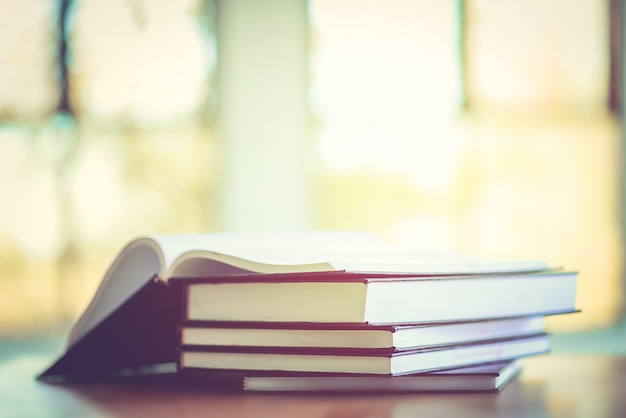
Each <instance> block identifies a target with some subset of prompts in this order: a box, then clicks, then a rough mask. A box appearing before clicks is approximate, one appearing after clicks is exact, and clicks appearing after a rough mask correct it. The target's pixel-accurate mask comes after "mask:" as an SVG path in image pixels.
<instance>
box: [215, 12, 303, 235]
mask: <svg viewBox="0 0 626 418" xmlns="http://www.w3.org/2000/svg"><path fill="white" fill-rule="evenodd" d="M215 4H216V13H217V45H218V76H217V81H218V101H219V105H218V123H219V129H218V132H219V135H220V139H221V145H222V152H223V155H222V159H221V164H222V173H223V178H222V186H223V189H222V192H221V198H222V228H223V229H224V230H238V231H241V230H265V229H283V230H284V229H300V228H306V227H309V226H310V224H311V209H310V204H311V197H310V186H309V164H308V161H309V158H310V153H309V146H310V118H309V109H308V56H309V29H308V10H307V1H306V0H262V1H260V0H226V1H216V2H215Z"/></svg>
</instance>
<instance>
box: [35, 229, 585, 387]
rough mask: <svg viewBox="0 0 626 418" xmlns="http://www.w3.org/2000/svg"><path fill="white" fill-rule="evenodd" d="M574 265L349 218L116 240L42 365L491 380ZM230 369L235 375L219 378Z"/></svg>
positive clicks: (336, 378)
mask: <svg viewBox="0 0 626 418" xmlns="http://www.w3.org/2000/svg"><path fill="white" fill-rule="evenodd" d="M576 279H577V274H576V273H575V272H568V271H565V270H562V269H557V268H552V267H551V266H549V265H547V264H546V263H545V262H543V261H523V262H489V261H483V260H476V259H474V258H471V257H467V256H461V255H457V254H449V253H440V252H433V251H424V250H416V249H411V248H403V249H399V248H390V247H388V246H386V245H384V244H383V243H382V242H380V241H379V240H377V239H376V238H375V237H373V236H370V235H368V234H361V233H339V232H311V233H305V234H302V233H300V234H295V233H283V234H272V235H267V234H252V235H250V234H205V235H162V236H153V237H146V238H141V239H137V240H134V241H132V242H131V243H129V244H128V245H127V246H126V248H125V249H124V250H122V252H121V253H120V255H119V256H118V257H117V258H116V260H115V261H114V262H113V264H112V265H111V267H110V268H109V270H108V272H107V273H106V274H105V276H104V278H103V281H102V284H101V286H100V288H99V289H98V291H97V293H96V295H95V296H94V298H93V300H92V302H91V304H90V305H89V306H88V308H87V310H86V311H85V313H84V314H83V315H82V317H81V318H80V319H79V321H78V322H77V324H76V325H75V327H74V329H73V330H72V332H71V334H70V338H69V341H68V348H67V350H66V352H65V353H64V354H63V355H62V357H61V358H60V359H59V360H58V361H56V362H55V363H54V364H53V365H52V366H51V367H50V368H49V369H48V370H46V371H45V372H44V373H42V374H41V376H40V379H42V380H46V381H72V380H76V379H83V380H84V379H101V378H115V377H120V376H125V377H127V376H137V375H142V376H145V375H155V376H159V377H161V378H162V377H163V376H166V375H167V376H170V377H172V376H173V377H174V378H173V381H174V382H176V384H184V383H189V382H193V383H194V384H198V385H200V386H202V385H204V387H210V388H217V389H219V388H221V386H223V387H226V386H228V387H235V388H238V389H241V390H247V391H272V392H302V391H313V392H320V391H321V392H333V393H345V392H355V391H356V392H419V391H497V390H500V389H501V388H502V387H504V385H506V383H508V382H509V381H511V380H512V379H513V378H514V377H515V376H517V375H518V374H519V372H520V370H521V361H520V359H521V358H523V357H526V356H531V355H538V354H544V353H547V352H549V350H550V340H549V336H548V335H547V334H546V332H545V329H544V319H545V316H547V315H558V314H567V313H572V312H575V311H576V306H575V300H576ZM233 382H235V383H234V385H233Z"/></svg>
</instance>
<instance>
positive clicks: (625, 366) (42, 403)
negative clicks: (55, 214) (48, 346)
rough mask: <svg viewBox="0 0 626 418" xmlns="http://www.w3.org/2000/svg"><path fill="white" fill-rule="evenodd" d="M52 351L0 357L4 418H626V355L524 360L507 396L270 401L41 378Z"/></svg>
mask: <svg viewBox="0 0 626 418" xmlns="http://www.w3.org/2000/svg"><path fill="white" fill-rule="evenodd" d="M53 357H54V356H53V355H50V354H46V353H35V354H32V353H30V354H29V353H28V352H26V353H17V354H15V355H13V356H11V357H10V358H5V359H4V360H2V359H1V358H0V416H2V417H39V416H42V417H57V416H58V417H69V416H81V417H135V416H137V417H139V416H142V417H143V416H146V417H172V416H174V417H186V416H203V417H220V418H224V417H238V418H245V417H252V416H255V417H272V418H281V417H289V418H292V417H297V418H313V417H315V418H317V417H325V418H339V417H359V418H371V417H389V418H391V417H393V418H404V417H416V416H424V417H464V418H472V417H481V418H488V417H507V418H510V417H533V418H536V417H592V418H602V417H626V357H623V356H618V355H593V354H569V355H565V354H549V355H544V356H539V357H534V358H528V359H525V360H524V366H523V371H522V374H521V376H520V377H519V378H518V379H517V380H515V381H513V382H512V383H510V384H509V385H508V386H507V387H506V388H505V389H504V390H503V391H502V392H500V393H495V394H494V393H483V394H400V395H398V394H396V395H389V394H387V395H384V394H383V395H368V396H365V395H335V396H322V395H296V396H294V395H270V394H239V393H228V394H224V393H210V392H203V391H197V390H196V391H190V390H182V389H174V388H170V389H167V388H162V387H161V388H158V387H147V386H145V385H143V386H142V385H120V384H111V383H108V384H104V383H88V384H73V385H59V384H47V383H41V382H37V381H35V380H34V375H35V374H36V373H37V372H39V371H41V370H42V369H43V368H44V367H45V366H46V365H47V364H48V363H49V362H50V361H51V360H52V359H53Z"/></svg>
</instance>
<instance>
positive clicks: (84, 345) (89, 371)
mask: <svg viewBox="0 0 626 418" xmlns="http://www.w3.org/2000/svg"><path fill="white" fill-rule="evenodd" d="M181 299H182V298H181V294H180V287H179V286H177V285H175V284H166V283H163V282H161V281H156V280H150V281H149V282H148V283H146V285H144V286H143V287H142V288H141V289H140V290H139V291H137V292H136V293H135V294H133V295H132V296H130V297H129V298H128V299H127V300H126V302H124V303H123V304H122V305H121V306H120V307H119V308H118V309H116V310H115V311H114V312H113V313H112V314H111V315H109V316H108V317H107V318H105V319H104V320H103V321H102V322H101V323H100V324H98V325H96V326H95V327H94V328H93V329H92V330H91V331H89V332H88V333H87V334H86V335H85V336H84V337H83V338H81V339H80V340H79V341H77V342H76V343H75V344H73V345H72V346H70V347H69V348H68V349H67V350H66V352H65V353H63V354H62V356H61V357H60V358H59V359H58V360H57V361H56V362H55V363H54V364H52V365H51V366H50V367H49V368H48V369H47V370H45V371H44V372H43V373H41V374H40V375H39V376H38V380H42V381H72V380H89V379H94V378H97V377H106V376H115V375H123V374H132V373H133V371H139V370H141V369H142V368H145V367H149V366H154V365H158V364H163V363H172V364H175V363H176V358H177V351H178V323H179V320H180V314H181V309H182V308H181Z"/></svg>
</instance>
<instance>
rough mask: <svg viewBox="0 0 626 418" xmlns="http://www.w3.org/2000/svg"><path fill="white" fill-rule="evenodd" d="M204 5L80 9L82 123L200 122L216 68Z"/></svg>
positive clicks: (75, 33) (101, 2) (76, 43)
mask: <svg viewBox="0 0 626 418" xmlns="http://www.w3.org/2000/svg"><path fill="white" fill-rule="evenodd" d="M204 7H205V2H202V1H196V0H186V1H169V0H158V1H142V0H135V1H123V0H95V1H80V2H77V4H76V7H75V10H74V16H73V25H72V28H71V31H70V33H71V35H70V40H71V42H72V81H73V83H74V86H75V89H74V91H73V95H74V102H75V107H76V108H77V110H78V112H80V114H81V115H83V116H95V117H100V118H107V119H119V120H122V121H124V120H126V121H128V120H130V121H135V122H139V123H156V122H158V123H163V122H167V121H173V120H179V119H181V118H183V119H184V118H187V117H189V116H190V115H197V114H198V111H199V110H200V109H201V106H202V105H205V104H206V102H207V100H208V91H209V89H208V87H209V85H208V81H209V79H208V78H207V73H209V71H210V70H211V69H212V68H213V66H214V64H215V63H214V61H215V56H214V55H215V51H214V42H213V39H212V37H211V32H210V30H209V28H208V27H207V21H208V19H207V17H206V13H207V10H205V8H204Z"/></svg>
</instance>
